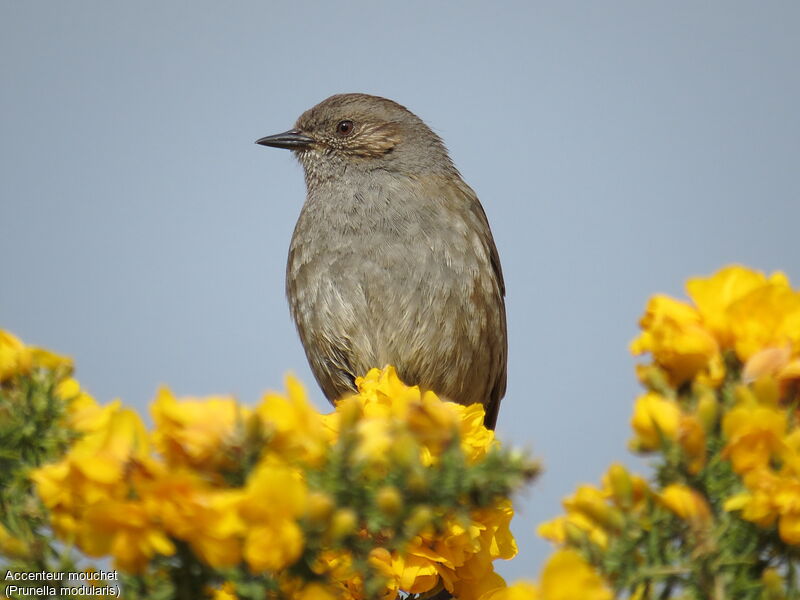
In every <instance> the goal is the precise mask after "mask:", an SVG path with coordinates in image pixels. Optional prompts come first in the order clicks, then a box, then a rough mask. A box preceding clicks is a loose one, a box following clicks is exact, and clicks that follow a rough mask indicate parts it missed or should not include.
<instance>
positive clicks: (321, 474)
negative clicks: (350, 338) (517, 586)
mask: <svg viewBox="0 0 800 600" xmlns="http://www.w3.org/2000/svg"><path fill="white" fill-rule="evenodd" d="M2 344H3V346H2V352H3V354H2V356H3V361H4V363H3V364H4V366H3V380H2V394H3V396H2V408H3V410H4V411H5V413H6V414H8V415H17V414H22V413H20V412H19V411H20V410H22V409H24V408H25V407H26V406H28V405H29V404H30V399H31V398H39V399H40V400H41V401H40V402H39V404H40V405H41V406H42V408H43V409H44V410H46V412H45V413H43V414H42V415H39V416H37V421H38V422H41V423H42V424H41V426H39V427H38V428H37V430H36V431H35V432H32V433H31V435H27V436H20V435H17V437H16V438H14V437H13V436H14V435H15V432H19V431H24V430H26V428H27V425H26V421H27V417H24V418H16V417H15V418H12V420H11V421H9V422H8V423H7V428H6V429H7V431H6V439H7V442H6V444H5V445H4V447H6V448H7V449H8V450H9V452H7V454H9V458H8V460H12V461H16V464H15V465H14V469H15V473H16V475H15V477H16V478H17V480H18V485H17V492H16V493H15V495H14V496H13V497H9V498H8V501H7V502H4V508H5V510H4V517H5V518H4V521H6V522H7V527H6V528H5V529H4V530H3V534H4V537H3V539H4V545H3V550H4V553H5V554H6V556H8V557H9V558H11V559H16V560H15V562H14V563H12V564H11V565H9V566H8V568H9V569H12V570H17V571H19V570H27V571H29V572H36V571H41V570H42V569H48V570H53V569H62V570H69V569H74V568H75V567H74V565H75V561H74V560H71V559H70V560H65V559H64V558H63V557H62V556H61V555H60V554H59V548H61V551H62V552H63V549H64V547H65V546H64V545H63V544H66V546H67V547H69V546H74V547H75V548H77V549H78V550H80V551H81V553H83V554H85V555H86V556H89V557H97V558H100V557H111V558H112V559H113V565H114V567H115V568H117V569H119V570H120V571H122V572H123V573H125V574H126V575H125V577H124V596H125V597H126V598H186V599H193V600H194V599H198V598H202V597H218V598H226V597H234V596H235V597H239V598H264V597H266V596H268V595H274V596H278V597H292V598H301V599H307V598H308V599H311V598H319V599H323V598H340V597H352V598H394V597H395V596H396V595H397V593H398V591H399V590H403V591H405V592H408V593H410V594H429V593H435V592H437V591H438V590H440V589H442V588H446V589H448V590H449V591H451V592H453V593H455V594H456V595H458V596H459V597H461V598H476V599H477V598H478V597H480V596H481V595H482V594H483V592H484V591H486V590H488V589H492V588H496V587H498V586H500V585H502V579H501V578H500V577H499V576H498V575H496V574H495V573H494V570H493V561H494V560H495V559H498V558H505V559H507V558H511V557H512V556H514V555H515V554H516V551H517V549H516V544H515V542H514V538H513V537H512V536H511V533H510V531H509V523H510V521H511V517H512V515H513V511H512V508H511V502H510V501H509V499H508V497H509V496H510V495H511V493H512V492H513V491H514V490H515V489H518V488H519V487H520V486H521V485H523V484H524V483H525V482H526V481H528V480H529V479H531V478H532V477H533V476H534V475H535V473H536V470H537V467H536V464H535V463H534V462H532V461H531V460H529V459H528V458H526V457H525V456H524V455H523V454H521V453H519V452H516V451H513V450H507V449H503V448H501V447H500V445H499V444H498V443H497V442H496V441H495V439H494V434H493V432H492V431H490V430H488V429H486V428H485V427H484V426H483V409H482V408H481V407H480V406H479V405H473V406H469V407H464V406H461V405H458V404H454V403H451V402H442V401H441V400H439V399H438V398H437V397H436V396H435V395H434V394H433V393H430V392H428V393H421V392H420V391H419V389H418V388H415V387H413V388H412V387H408V386H406V385H404V384H403V383H402V382H401V381H400V380H399V379H398V377H397V375H396V373H395V371H394V369H392V368H391V367H388V368H386V369H384V370H383V371H379V370H377V369H375V370H373V371H371V372H370V373H368V374H367V375H366V376H365V377H364V378H361V379H359V380H358V382H357V384H358V388H359V393H358V394H355V395H353V396H352V397H349V398H345V399H343V400H342V401H341V402H340V403H339V404H338V405H337V407H336V409H335V410H334V411H333V412H332V413H330V414H327V415H323V414H320V413H319V412H317V411H315V410H314V409H313V408H312V407H311V406H310V405H309V403H308V401H307V398H306V396H305V393H304V391H303V389H302V387H301V386H300V384H299V383H298V382H296V381H295V380H294V379H292V378H288V379H287V382H286V388H287V391H286V393H284V394H275V393H271V394H267V395H265V396H264V397H263V398H262V400H261V401H260V403H258V404H257V405H256V406H255V407H254V408H250V407H246V406H243V405H241V404H239V403H238V402H236V401H235V400H234V399H233V398H230V397H213V398H205V399H178V398H175V397H174V396H173V395H172V393H171V392H170V391H169V390H168V389H166V388H165V389H162V390H160V391H159V393H158V395H157V397H156V399H155V401H154V402H153V404H152V406H151V413H152V417H153V421H154V423H155V428H154V430H153V431H147V429H146V428H145V426H144V424H143V423H142V421H141V419H140V418H139V416H138V415H137V414H136V413H135V412H133V411H132V410H130V409H127V408H124V407H123V406H122V404H121V403H120V402H119V401H115V402H113V403H111V404H108V405H105V406H102V405H100V404H98V403H97V402H96V401H95V400H94V399H93V398H92V397H91V396H90V395H89V394H88V393H86V392H85V391H84V390H83V389H82V388H81V387H80V385H79V384H78V382H77V381H76V380H75V379H73V378H71V376H70V371H71V369H70V363H69V361H68V360H66V359H60V358H59V357H57V356H55V355H52V354H47V355H45V354H44V353H43V352H41V351H38V350H35V349H31V348H28V347H26V346H24V345H23V344H22V343H21V342H19V340H17V339H16V338H14V337H13V336H11V335H10V334H7V333H5V334H3V338H2ZM43 356H46V357H47V361H43V360H42V357H43ZM52 367H55V368H52ZM32 410H37V409H32ZM65 432H66V433H65ZM46 440H50V441H48V442H46V443H45V441H46ZM30 443H34V444H38V445H40V446H42V449H41V450H39V451H38V452H37V453H35V454H33V455H32V456H31V458H30V459H28V460H24V461H23V460H20V459H21V458H22V456H23V455H25V454H31V453H30V452H28V451H27V450H25V448H26V446H27V445H28V444H30ZM45 446H46V447H45ZM40 465H41V466H40ZM26 482H27V483H26ZM31 484H32V485H31ZM28 505H32V506H36V514H37V515H39V516H38V517H37V519H35V520H31V519H28V520H27V522H26V524H25V525H24V526H23V525H21V522H25V521H26V519H25V518H23V517H24V515H25V510H26V509H25V508H24V506H28ZM44 515H47V520H46V521H45V518H44ZM45 525H47V526H48V527H45ZM51 532H52V534H54V535H55V536H56V537H57V538H58V539H59V540H61V541H62V546H58V545H54V544H52V543H51V541H50V540H48V534H49V533H51ZM42 540H46V541H47V543H46V544H42V543H41V541H42ZM26 595H29V594H26Z"/></svg>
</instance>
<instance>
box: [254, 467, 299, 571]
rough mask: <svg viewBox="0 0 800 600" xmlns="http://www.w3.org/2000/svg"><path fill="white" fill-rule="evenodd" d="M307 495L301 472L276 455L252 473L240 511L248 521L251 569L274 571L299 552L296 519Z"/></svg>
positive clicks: (284, 565)
mask: <svg viewBox="0 0 800 600" xmlns="http://www.w3.org/2000/svg"><path fill="white" fill-rule="evenodd" d="M307 498H308V492H307V489H306V485H305V482H304V481H303V480H302V478H301V476H300V474H299V473H298V472H297V471H295V470H294V469H292V468H290V467H288V466H287V465H286V464H285V463H283V462H282V461H280V460H279V459H277V458H276V457H275V456H267V457H266V458H265V459H264V460H262V461H261V463H260V464H259V465H258V466H257V467H256V469H255V470H254V471H253V473H251V475H250V477H249V478H248V480H247V485H246V488H245V495H244V498H243V499H242V500H241V503H240V505H239V514H240V515H241V518H242V519H243V520H244V522H246V523H247V531H246V539H245V545H244V558H245V560H246V561H247V563H248V564H249V565H250V568H251V569H252V570H253V571H256V572H258V571H277V570H279V569H283V568H284V567H286V566H288V565H290V564H291V563H292V562H294V561H295V560H296V559H297V558H298V557H299V556H300V553H301V552H302V550H303V544H304V540H303V533H302V531H301V530H300V527H299V526H298V524H297V522H296V520H297V518H298V517H299V516H301V515H303V514H304V513H305V511H306V504H307Z"/></svg>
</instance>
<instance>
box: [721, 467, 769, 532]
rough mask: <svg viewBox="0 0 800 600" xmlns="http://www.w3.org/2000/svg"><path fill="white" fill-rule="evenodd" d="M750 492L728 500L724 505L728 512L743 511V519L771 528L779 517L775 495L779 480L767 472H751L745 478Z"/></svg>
mask: <svg viewBox="0 0 800 600" xmlns="http://www.w3.org/2000/svg"><path fill="white" fill-rule="evenodd" d="M745 485H746V486H747V487H748V489H749V491H748V492H742V493H740V494H736V495H734V496H731V497H730V498H728V499H727V500H726V501H725V503H724V504H723V508H724V509H725V510H727V511H729V512H730V511H741V512H742V518H743V519H745V520H746V521H750V522H752V523H756V524H757V525H760V526H761V527H770V526H771V525H772V524H773V523H774V522H775V519H777V517H778V509H777V507H776V506H775V502H774V499H775V493H776V491H777V490H778V488H779V486H780V482H779V479H778V478H777V477H776V476H775V475H773V474H772V473H770V472H768V471H766V470H759V471H751V472H750V473H748V474H747V475H746V476H745Z"/></svg>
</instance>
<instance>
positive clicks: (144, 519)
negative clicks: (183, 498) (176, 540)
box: [78, 501, 175, 573]
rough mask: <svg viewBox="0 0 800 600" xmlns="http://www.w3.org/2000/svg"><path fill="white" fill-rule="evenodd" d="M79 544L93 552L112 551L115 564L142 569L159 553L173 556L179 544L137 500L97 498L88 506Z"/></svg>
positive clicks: (123, 568) (95, 553) (79, 534)
mask: <svg viewBox="0 0 800 600" xmlns="http://www.w3.org/2000/svg"><path fill="white" fill-rule="evenodd" d="M78 545H79V546H80V548H81V550H83V551H84V552H85V553H86V554H88V555H89V556H94V557H101V556H106V555H108V554H111V555H112V556H113V557H114V566H115V567H116V568H118V569H121V570H123V571H127V572H130V573H139V572H141V571H142V570H144V568H145V567H146V566H147V563H148V561H149V560H150V559H151V558H152V557H153V556H154V555H156V554H162V555H166V556H171V555H172V554H174V553H175V546H174V545H173V543H172V542H171V541H170V539H169V538H168V537H167V536H166V534H165V533H164V531H163V530H162V529H161V528H160V527H158V526H157V525H156V524H154V523H153V522H152V521H151V520H150V518H149V517H148V515H147V512H146V511H145V509H144V507H143V506H142V505H141V504H140V503H138V502H135V501H105V502H97V503H94V504H92V505H90V506H89V507H88V509H87V510H86V513H85V514H84V516H83V522H82V523H81V525H80V528H79V530H78Z"/></svg>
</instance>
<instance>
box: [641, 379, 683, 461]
mask: <svg viewBox="0 0 800 600" xmlns="http://www.w3.org/2000/svg"><path fill="white" fill-rule="evenodd" d="M680 419H681V410H680V408H679V407H678V405H677V404H676V403H675V402H674V401H672V400H668V399H667V398H664V397H663V396H661V395H659V394H656V393H655V392H648V393H646V394H644V395H642V396H639V397H638V398H637V399H636V404H635V406H634V409H633V417H632V418H631V427H633V431H634V433H635V434H636V437H635V438H634V440H633V441H632V442H631V444H632V445H633V447H634V448H635V449H637V450H641V451H648V450H658V449H659V448H661V444H662V441H663V440H674V439H676V437H677V435H678V427H679V425H680Z"/></svg>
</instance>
